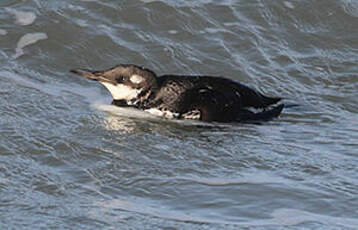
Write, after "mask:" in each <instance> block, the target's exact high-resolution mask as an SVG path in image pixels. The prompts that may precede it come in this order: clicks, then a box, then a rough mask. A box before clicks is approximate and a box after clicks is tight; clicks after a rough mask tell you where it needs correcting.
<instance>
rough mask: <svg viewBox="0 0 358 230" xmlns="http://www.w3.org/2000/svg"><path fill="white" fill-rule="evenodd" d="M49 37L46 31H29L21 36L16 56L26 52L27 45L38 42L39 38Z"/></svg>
mask: <svg viewBox="0 0 358 230" xmlns="http://www.w3.org/2000/svg"><path fill="white" fill-rule="evenodd" d="M44 39H47V34H45V33H28V34H25V35H24V36H22V37H21V38H20V40H19V41H18V43H17V47H16V49H15V51H16V53H15V55H14V58H18V57H20V56H21V55H23V54H24V50H23V48H24V47H25V46H28V45H31V44H34V43H36V42H37V41H39V40H44Z"/></svg>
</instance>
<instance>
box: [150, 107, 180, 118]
mask: <svg viewBox="0 0 358 230" xmlns="http://www.w3.org/2000/svg"><path fill="white" fill-rule="evenodd" d="M144 111H146V112H148V113H150V114H153V115H155V116H159V117H165V118H168V119H173V118H177V117H178V116H179V114H178V113H173V112H170V111H167V110H165V111H162V110H159V109H156V108H151V109H146V110H144Z"/></svg>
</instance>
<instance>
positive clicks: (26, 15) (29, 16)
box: [6, 8, 36, 26]
mask: <svg viewBox="0 0 358 230" xmlns="http://www.w3.org/2000/svg"><path fill="white" fill-rule="evenodd" d="M6 11H7V12H8V13H10V14H12V15H14V16H15V24H17V25H20V26H27V25H31V24H32V23H33V22H34V21H35V19H36V14H35V13H33V12H28V11H20V10H15V9H11V8H6Z"/></svg>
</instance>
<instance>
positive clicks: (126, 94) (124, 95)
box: [101, 82, 141, 101]
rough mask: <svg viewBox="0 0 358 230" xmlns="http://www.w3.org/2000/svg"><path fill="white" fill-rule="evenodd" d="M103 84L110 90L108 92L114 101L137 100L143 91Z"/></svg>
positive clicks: (124, 86)
mask: <svg viewBox="0 0 358 230" xmlns="http://www.w3.org/2000/svg"><path fill="white" fill-rule="evenodd" d="M101 83H102V84H103V85H104V86H105V87H106V88H107V89H108V91H109V92H110V93H111V94H112V97H113V99H115V100H128V101H129V100H132V99H134V98H137V96H138V94H139V93H140V91H141V90H138V89H134V88H132V87H130V86H127V85H123V84H118V85H113V84H110V83H107V82H101Z"/></svg>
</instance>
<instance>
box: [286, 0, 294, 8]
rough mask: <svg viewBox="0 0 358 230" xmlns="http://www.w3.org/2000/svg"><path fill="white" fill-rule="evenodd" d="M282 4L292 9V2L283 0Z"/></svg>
mask: <svg viewBox="0 0 358 230" xmlns="http://www.w3.org/2000/svg"><path fill="white" fill-rule="evenodd" d="M283 5H285V6H286V7H287V8H290V9H294V8H295V6H294V5H293V4H292V2H288V1H284V2H283Z"/></svg>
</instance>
